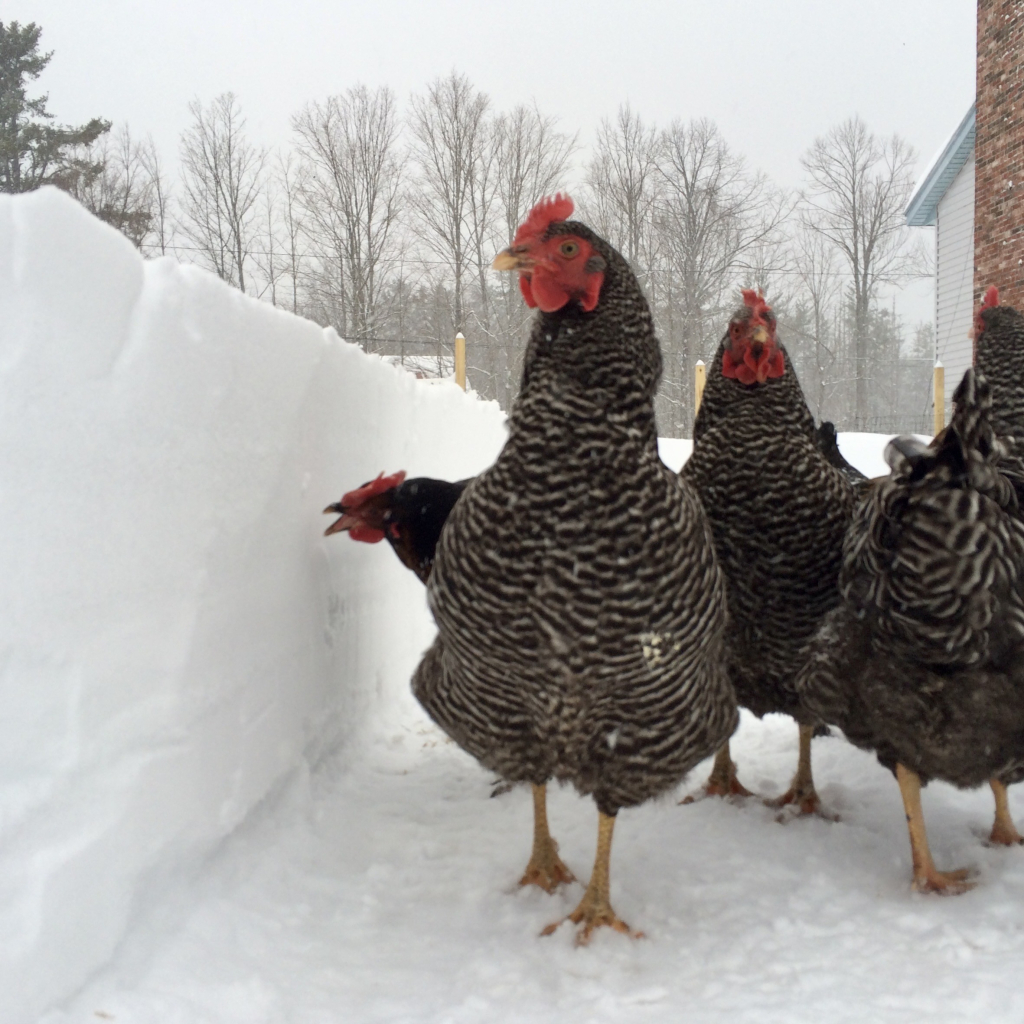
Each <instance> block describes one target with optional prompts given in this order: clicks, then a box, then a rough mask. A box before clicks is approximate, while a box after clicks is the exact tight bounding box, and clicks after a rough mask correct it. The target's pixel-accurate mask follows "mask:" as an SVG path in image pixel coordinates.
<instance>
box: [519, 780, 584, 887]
mask: <svg viewBox="0 0 1024 1024" xmlns="http://www.w3.org/2000/svg"><path fill="white" fill-rule="evenodd" d="M532 788H533V850H532V852H531V853H530V863H529V864H527V865H526V871H525V872H524V874H523V877H522V878H521V879H519V884H520V885H539V886H540V887H541V888H542V889H543V890H544V891H545V892H549V893H550V892H554V891H555V890H556V889H557V888H558V887H559V886H560V885H561V884H562V883H563V882H575V881H576V876H575V875H574V874H573V873H572V872H571V871H570V870H569V869H568V868H567V867H566V866H565V865H564V864H563V863H562V859H561V857H559V856H558V843H556V842H555V841H554V839H552V838H551V832H550V831H549V829H548V800H547V796H548V790H547V786H544V785H541V786H538V785H534V786H533V787H532Z"/></svg>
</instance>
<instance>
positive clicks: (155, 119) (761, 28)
mask: <svg viewBox="0 0 1024 1024" xmlns="http://www.w3.org/2000/svg"><path fill="white" fill-rule="evenodd" d="M0 17H2V18H3V20H4V21H6V22H9V21H12V20H18V21H20V22H23V23H24V22H28V21H35V22H37V23H38V24H40V25H41V26H42V27H43V40H42V41H43V45H44V47H45V48H46V49H48V50H54V51H55V54H54V57H53V60H52V61H51V63H50V66H49V68H48V69H47V71H46V72H45V73H44V75H43V77H42V78H41V79H40V80H39V82H38V83H37V84H38V91H46V92H48V93H49V95H50V110H51V111H52V112H53V113H54V114H56V115H57V118H58V120H60V121H62V122H66V123H79V122H82V121H84V120H86V119H88V118H89V117H106V118H109V119H111V120H113V121H115V122H122V121H127V122H128V123H129V124H130V125H131V127H132V129H133V132H134V133H136V134H140V135H145V134H146V133H147V132H148V133H152V135H153V137H154V138H155V140H156V142H157V145H158V147H159V148H160V150H161V152H162V154H163V155H164V158H165V160H166V161H167V162H168V163H170V164H173V162H174V158H175V155H176V151H177V140H178V136H179V134H180V133H181V131H182V129H183V128H184V127H185V124H186V121H187V111H186V105H187V103H188V101H189V100H190V99H191V98H193V97H196V96H198V97H200V98H201V99H202V100H203V101H204V102H207V101H209V100H210V99H212V98H213V97H214V96H216V95H218V94H219V93H222V92H225V91H227V90H231V91H233V92H234V93H236V95H237V96H238V97H239V100H240V101H241V104H242V107H243V110H244V112H245V114H246V115H247V117H248V124H249V132H250V135H251V137H252V139H253V141H255V142H260V143H263V144H267V145H279V144H286V143H287V142H288V137H289V125H288V120H289V117H290V115H291V114H292V113H294V112H295V111H296V110H298V109H299V108H300V107H302V106H303V104H305V103H306V102H307V101H309V100H312V99H322V98H323V97H325V96H328V95H330V94H331V93H335V92H339V91H341V90H343V89H345V88H347V87H348V86H350V85H352V84H354V83H356V82H365V83H366V84H368V85H371V86H373V85H378V84H387V85H390V86H391V87H392V88H393V89H394V90H395V92H396V93H397V94H398V96H399V98H400V99H401V100H402V101H403V103H404V102H405V101H406V100H407V99H408V96H409V94H410V93H412V92H414V91H417V90H420V89H422V87H423V86H424V84H425V83H426V82H428V81H430V80H431V79H433V78H435V77H436V76H438V75H441V74H445V73H447V72H448V71H450V70H451V69H452V68H455V69H457V70H459V71H461V72H464V73H465V74H467V75H468V76H469V77H470V79H471V80H472V81H473V83H474V84H475V85H476V86H477V87H478V88H480V89H482V90H483V91H485V92H486V93H487V94H488V95H489V96H490V97H491V99H492V101H493V103H494V105H495V107H496V108H498V109H501V108H506V107H510V106H513V105H514V104H516V103H519V102H523V101H530V100H536V102H537V104H538V106H539V107H540V109H541V110H542V111H543V112H545V113H550V114H554V115H556V116H557V117H559V118H560V120H561V127H562V128H563V129H564V130H567V131H576V130H579V131H580V133H581V141H582V142H583V143H584V144H586V143H588V142H589V140H590V139H591V137H592V135H593V131H594V128H595V126H596V125H597V123H598V122H599V120H600V119H601V118H602V117H605V116H610V115H613V114H614V113H615V110H616V108H617V107H618V105H619V104H620V103H621V102H623V101H624V100H627V99H628V100H629V101H630V102H631V103H632V104H633V106H634V108H635V109H636V110H637V111H639V112H640V113H641V114H642V115H643V116H644V117H645V118H647V119H650V120H653V121H655V122H657V123H658V124H665V123H667V122H669V121H670V120H672V119H673V118H675V117H682V118H689V117H694V116H707V117H711V118H713V119H714V120H715V121H717V122H718V125H719V127H720V128H721V130H722V132H723V134H724V136H725V138H726V139H727V140H728V141H729V142H730V144H731V146H732V147H733V149H734V150H735V151H737V152H738V153H741V154H743V155H744V156H746V158H747V159H748V161H749V162H750V163H751V164H752V165H754V166H755V167H760V168H762V169H763V170H765V171H767V172H768V173H769V174H770V175H771V176H772V177H773V178H775V179H776V180H777V181H778V182H779V183H780V184H785V185H790V186H796V185H798V184H799V183H800V179H801V169H800V164H799V159H800V155H801V154H802V153H803V152H804V151H805V150H806V149H807V147H808V145H809V144H810V143H811V142H812V141H813V139H814V138H815V136H817V135H819V134H821V133H823V132H825V131H826V130H827V129H828V128H829V127H830V126H831V125H833V124H835V123H836V122H838V121H841V120H842V119H843V118H845V117H847V116H849V115H851V114H853V113H859V114H860V115H861V117H863V118H864V120H865V121H866V122H867V124H868V125H869V127H870V128H871V129H872V130H874V131H875V132H878V133H882V134H888V133H891V132H899V133H900V134H901V135H903V136H904V137H905V138H907V139H908V140H909V141H910V142H911V144H912V145H913V146H914V147H915V149H916V150H917V151H918V155H919V158H920V159H919V169H923V168H924V166H925V165H926V164H927V162H928V161H929V159H930V158H931V157H932V156H933V154H934V153H935V151H936V150H937V149H938V148H939V147H940V146H941V145H942V144H943V142H944V141H945V139H946V138H947V137H948V135H949V134H950V133H951V132H952V131H953V129H954V128H955V127H956V126H957V124H958V123H959V122H960V119H961V118H962V117H963V115H964V113H965V112H966V110H967V108H968V106H969V105H970V103H971V101H972V100H973V98H974V67H975V21H976V4H975V2H974V0H831V2H829V0H761V2H752V0H707V2H705V0H702V2H697V0H675V2H669V0H651V2H646V3H644V2H634V3H609V2H603V3H597V2H591V3H586V2H582V0H550V2H547V3H541V2H537V0H512V2H509V0H505V2H502V3H484V2H481V0H477V2H473V0H418V2H412V0H360V2H353V0H159V2H148V0H135V2H132V0H3V5H2V11H0ZM33 95H34V94H33ZM907 298H908V299H909V298H910V297H909V296H908V297H907ZM914 305H915V306H916V305H917V303H916V302H915V303H914ZM908 312H909V311H908ZM925 315H927V309H926V308H925Z"/></svg>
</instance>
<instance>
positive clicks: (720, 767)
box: [679, 740, 754, 804]
mask: <svg viewBox="0 0 1024 1024" xmlns="http://www.w3.org/2000/svg"><path fill="white" fill-rule="evenodd" d="M753 795H754V794H753V793H751V792H750V790H749V789H747V788H746V786H744V785H743V784H742V783H741V782H740V780H739V779H738V778H736V762H735V761H733V759H732V757H731V756H730V754H729V741H728V740H726V741H725V743H724V744H723V746H722V747H721V748H720V749H719V751H718V753H717V754H715V763H714V765H712V767H711V774H710V775H709V776H708V781H707V782H705V783H704V786H703V787H702V788H701V789H700V790H699V791H698V792H697V793H691V794H690V795H689V796H688V797H685V798H684V799H682V800H680V801H679V802H680V803H681V804H692V803H695V802H696V801H697V800H703V799H704V798H705V797H708V796H722V797H725V796H753Z"/></svg>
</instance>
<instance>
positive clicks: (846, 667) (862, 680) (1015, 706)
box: [798, 369, 1024, 894]
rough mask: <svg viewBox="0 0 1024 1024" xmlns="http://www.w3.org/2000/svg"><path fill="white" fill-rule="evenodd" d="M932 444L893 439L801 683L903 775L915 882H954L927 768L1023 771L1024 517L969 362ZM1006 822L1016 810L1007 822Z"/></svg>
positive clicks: (959, 773)
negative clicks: (941, 865) (926, 797)
mask: <svg viewBox="0 0 1024 1024" xmlns="http://www.w3.org/2000/svg"><path fill="white" fill-rule="evenodd" d="M954 404H955V409H954V413H953V417H952V421H951V423H950V425H949V427H948V428H947V429H946V430H945V431H943V432H942V433H941V434H940V435H939V436H938V437H936V438H935V440H934V441H933V442H932V444H931V445H930V446H927V447H926V446H924V445H923V444H921V443H920V442H919V441H916V440H915V439H914V438H910V437H901V438H896V439H894V440H893V441H892V442H890V444H889V446H888V448H887V449H886V460H887V461H888V463H889V465H890V467H891V468H892V474H891V476H889V477H888V478H885V479H883V480H880V481H878V482H876V483H875V485H874V486H873V487H872V489H871V491H870V493H869V496H868V498H867V499H866V500H865V501H864V502H863V503H862V504H861V506H860V507H859V509H858V511H857V514H856V518H855V521H854V524H853V526H852V527H851V529H850V532H849V534H848V536H847V539H846V544H845V548H844V553H843V570H842V577H841V581H840V589H841V593H842V603H841V604H840V605H839V606H838V607H837V608H835V609H834V610H833V611H832V612H831V613H830V614H829V615H828V617H827V618H826V620H825V621H824V622H823V624H822V626H821V628H820V629H819V631H818V633H817V635H816V637H815V638H814V640H813V642H812V644H811V645H810V654H811V657H810V659H809V661H808V663H807V665H806V666H805V668H804V669H803V671H802V672H801V674H800V678H799V680H798V689H799V690H800V693H801V697H802V700H803V702H804V704H805V705H806V706H807V708H808V709H809V710H810V711H811V712H813V713H814V714H816V715H817V716H819V717H820V719H821V720H823V721H825V722H829V723H831V724H835V725H838V726H840V727H841V728H842V730H843V732H844V733H845V734H846V736H847V738H848V739H849V740H851V741H852V742H853V743H855V744H856V745H857V746H859V747H863V748H864V749H867V750H874V751H875V752H876V754H877V756H878V759H879V761H881V763H882V764H883V765H885V766H886V767H887V768H889V769H890V770H892V771H893V772H894V773H895V775H896V779H897V781H898V783H899V786H900V792H901V793H902V795H903V802H904V806H905V808H906V812H907V823H908V827H909V830H910V847H911V854H912V859H913V870H914V876H913V884H914V888H915V889H917V890H919V891H927V892H938V893H945V894H953V893H958V892H963V891H964V890H965V889H968V888H970V887H971V883H970V882H968V881H967V880H966V874H967V873H966V872H964V871H954V872H942V871H938V870H937V869H936V868H935V865H934V863H933V861H932V858H931V854H930V852H929V849H928V837H927V834H926V831H925V826H924V820H923V818H922V815H921V802H920V787H921V784H922V783H927V782H928V780H929V779H931V778H938V779H944V780H945V781H947V782H951V783H953V784H954V785H956V786H960V787H973V786H978V785H981V784H982V783H983V782H986V781H989V782H991V783H992V788H993V791H994V792H995V795H996V799H997V807H1001V808H1002V809H1003V811H1004V812H1005V783H1006V782H1007V781H1013V780H1015V779H1017V778H1020V777H1021V775H1022V774H1024V700H1022V696H1024V524H1022V522H1021V517H1020V510H1019V506H1018V500H1017V495H1016V493H1015V489H1014V483H1015V482H1016V481H1014V480H1012V479H1010V478H1009V477H1008V476H1007V475H1006V473H1004V472H1003V471H1002V465H1001V457H1002V445H1001V444H1000V442H999V441H998V440H996V439H995V435H994V433H993V431H992V425H991V415H992V404H991V394H990V390H989V387H988V385H987V383H986V382H985V378H984V375H983V374H981V373H979V372H977V371H976V370H974V369H970V370H968V371H967V373H966V374H965V376H964V379H963V381H962V382H961V383H960V385H959V387H958V388H957V390H956V393H955V394H954ZM1011 827H1012V822H1011Z"/></svg>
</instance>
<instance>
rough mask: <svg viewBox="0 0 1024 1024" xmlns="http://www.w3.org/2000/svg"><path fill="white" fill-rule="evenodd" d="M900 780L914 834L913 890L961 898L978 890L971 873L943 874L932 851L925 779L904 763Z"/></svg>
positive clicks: (909, 826) (898, 774)
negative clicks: (924, 810)
mask: <svg viewBox="0 0 1024 1024" xmlns="http://www.w3.org/2000/svg"><path fill="white" fill-rule="evenodd" d="M896 781H897V782H898V783H899V784H900V794H901V795H902V797H903V807H904V810H905V811H906V812H907V830H908V831H909V832H910V855H911V857H912V859H913V862H914V882H913V888H914V889H915V890H916V891H917V892H936V893H939V895H941V896H958V895H959V894H960V893H962V892H967V890H968V889H973V888H974V883H973V882H968V881H966V879H967V875H968V874H969V872H968V871H967V870H966V869H962V870H959V871H939V870H938V869H937V868H936V867H935V863H934V862H933V861H932V853H931V850H930V849H929V848H928V832H927V830H926V829H925V825H924V814H923V813H922V812H921V779H920V778H919V777H918V774H917V772H914V771H911V770H910V769H909V768H906V767H904V766H903V765H902V764H897V765H896Z"/></svg>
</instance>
